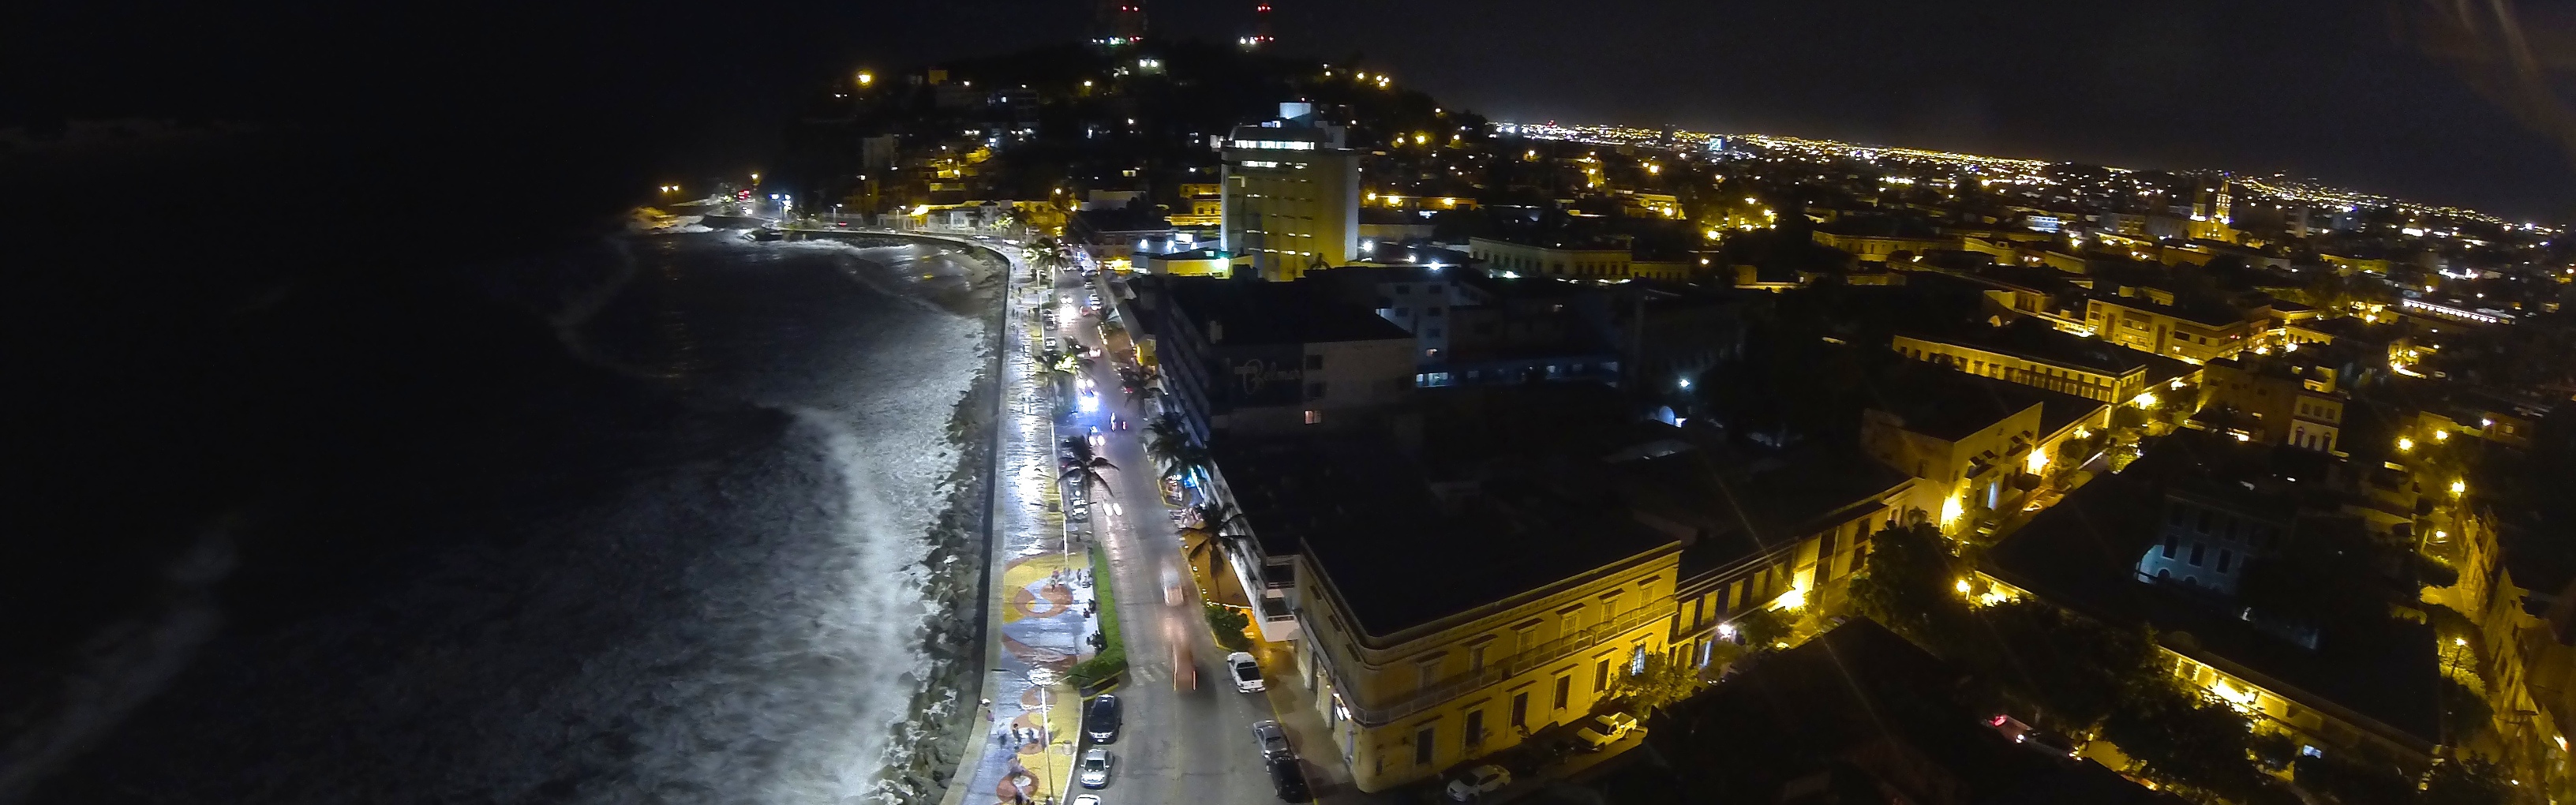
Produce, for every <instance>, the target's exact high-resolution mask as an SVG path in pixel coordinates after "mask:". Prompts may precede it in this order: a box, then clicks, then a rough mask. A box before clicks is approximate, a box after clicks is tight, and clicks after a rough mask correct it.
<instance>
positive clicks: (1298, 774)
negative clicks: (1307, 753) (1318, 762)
mask: <svg viewBox="0 0 2576 805" xmlns="http://www.w3.org/2000/svg"><path fill="white" fill-rule="evenodd" d="M1269 765H1270V789H1271V790H1272V791H1274V792H1276V793H1278V794H1279V800H1280V801H1282V802H1308V801H1312V800H1313V799H1314V798H1315V795H1314V794H1313V793H1310V792H1308V791H1307V790H1306V769H1305V768H1304V767H1302V766H1299V765H1297V759H1296V758H1293V757H1283V758H1276V759H1273V760H1271V761H1270V764H1269Z"/></svg>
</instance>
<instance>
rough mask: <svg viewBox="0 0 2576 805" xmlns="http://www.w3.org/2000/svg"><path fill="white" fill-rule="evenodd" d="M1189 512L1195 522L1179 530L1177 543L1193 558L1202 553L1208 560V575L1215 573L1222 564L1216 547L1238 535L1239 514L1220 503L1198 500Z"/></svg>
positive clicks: (1221, 557) (1240, 528)
mask: <svg viewBox="0 0 2576 805" xmlns="http://www.w3.org/2000/svg"><path fill="white" fill-rule="evenodd" d="M1191 511H1192V513H1193V514H1196V515H1197V522H1195V523H1193V524H1191V525H1190V526H1189V527H1188V528H1183V529H1181V542H1182V545H1183V548H1184V551H1185V555H1186V556H1187V557H1188V558H1191V559H1197V558H1200V557H1201V555H1202V554H1204V555H1205V558H1206V559H1207V563H1208V575H1211V576H1213V575H1216V572H1217V571H1218V570H1219V569H1221V568H1223V567H1224V566H1225V551H1223V550H1220V549H1219V548H1218V546H1219V545H1220V544H1222V543H1224V542H1227V541H1229V540H1234V539H1240V538H1242V535H1241V533H1240V532H1241V531H1242V529H1243V513H1242V512H1240V511H1236V510H1235V508H1234V507H1233V506H1229V505H1226V504H1223V503H1202V504H1199V505H1198V506H1196V507H1193V508H1192V509H1191Z"/></svg>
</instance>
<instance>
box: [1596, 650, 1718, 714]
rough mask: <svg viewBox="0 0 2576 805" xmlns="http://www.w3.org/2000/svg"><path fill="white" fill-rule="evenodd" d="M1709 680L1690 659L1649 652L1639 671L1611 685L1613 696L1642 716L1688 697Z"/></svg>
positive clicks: (1705, 685)
mask: <svg viewBox="0 0 2576 805" xmlns="http://www.w3.org/2000/svg"><path fill="white" fill-rule="evenodd" d="M1705 687H1708V683H1707V682H1704V681H1701V680H1700V678H1699V669H1697V668H1693V667H1691V664H1690V663H1687V662H1674V661H1673V660H1672V659H1671V658H1670V657H1668V656H1666V655H1664V654H1660V653H1658V654H1648V655H1646V657H1645V662H1644V663H1643V664H1641V665H1639V666H1638V667H1637V670H1636V672H1635V673H1630V674H1627V675H1624V676H1621V677H1619V678H1618V679H1617V680H1615V681H1613V682H1612V683H1611V685H1610V696H1611V698H1614V699H1619V700H1622V701H1625V702H1627V703H1628V706H1629V707H1630V708H1633V709H1635V710H1636V711H1637V713H1638V715H1652V714H1654V713H1656V712H1658V711H1661V710H1663V709H1665V708H1668V707H1671V706H1673V705H1674V704H1676V703H1679V702H1680V701H1682V700H1683V699H1688V698H1690V697H1691V696H1692V694H1696V693H1698V692H1699V691H1700V689H1701V688H1705Z"/></svg>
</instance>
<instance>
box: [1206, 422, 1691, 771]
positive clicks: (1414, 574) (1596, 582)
mask: <svg viewBox="0 0 2576 805" xmlns="http://www.w3.org/2000/svg"><path fill="white" fill-rule="evenodd" d="M1220 459H1221V460H1223V461H1224V462H1225V463H1226V472H1227V474H1228V475H1229V476H1233V477H1259V478H1262V479H1263V480H1264V483H1262V484H1260V485H1257V486H1255V485H1248V484H1238V485H1236V487H1235V489H1236V493H1237V496H1238V500H1239V501H1240V505H1241V506H1242V509H1243V511H1244V513H1245V516H1246V519H1247V521H1248V522H1250V523H1251V524H1252V530H1253V531H1254V532H1256V534H1257V543H1258V545H1259V547H1260V550H1261V551H1262V552H1263V553H1264V554H1266V555H1269V556H1288V555H1294V556H1295V557H1296V563H1295V564H1296V569H1295V571H1294V573H1293V576H1294V580H1293V582H1290V583H1293V585H1294V587H1295V589H1294V591H1293V592H1292V593H1291V594H1289V595H1287V596H1285V598H1286V603H1287V606H1289V607H1290V608H1291V610H1292V611H1293V612H1294V615H1295V617H1296V619H1297V632H1298V634H1299V635H1300V637H1301V640H1300V641H1299V645H1298V646H1297V648H1296V650H1295V654H1296V664H1297V667H1296V669H1295V671H1296V673H1298V674H1299V675H1300V676H1301V677H1302V679H1301V680H1300V682H1301V683H1302V684H1304V685H1306V686H1308V687H1309V688H1310V689H1311V690H1313V691H1314V702H1315V707H1316V709H1317V711H1318V715H1320V716H1321V717H1322V718H1323V721H1324V723H1325V725H1326V726H1327V727H1328V735H1327V736H1325V737H1326V741H1327V742H1328V743H1329V745H1330V747H1331V749H1330V751H1335V752H1338V753H1339V754H1341V756H1342V759H1343V760H1344V761H1346V762H1347V763H1348V765H1349V768H1350V769H1351V774H1352V778H1353V781H1354V783H1355V784H1356V785H1358V786H1359V788H1360V790H1363V791H1384V790H1387V789H1388V788H1391V787H1394V786H1398V785H1403V784H1406V783H1411V782H1416V781H1421V780H1428V779H1432V778H1434V777H1436V776H1438V775H1440V774H1441V773H1443V772H1445V771H1448V770H1450V769H1451V767H1453V766H1456V765H1458V764H1460V763H1462V762H1465V761H1469V760H1473V759H1476V758H1480V757H1483V756H1486V755H1490V754H1492V753H1495V752H1499V751H1502V750H1504V749H1508V748H1511V747H1513V746H1515V745H1518V744H1519V743H1520V742H1521V741H1522V740H1524V739H1525V738H1527V737H1528V736H1529V735H1530V734H1531V733H1534V732H1539V731H1543V730H1545V729H1547V728H1548V727H1549V726H1551V725H1570V724H1573V723H1574V722H1576V721H1579V720H1581V719H1583V718H1585V717H1587V716H1589V715H1590V714H1592V713H1593V712H1595V708H1596V707H1597V706H1598V705H1600V704H1601V703H1602V702H1603V701H1604V700H1605V699H1606V698H1608V696H1609V694H1610V692H1611V690H1612V687H1613V685H1614V684H1615V683H1616V682H1617V681H1618V680H1619V679H1620V678H1621V677H1623V676H1625V675H1627V674H1629V673H1630V672H1631V671H1632V669H1634V668H1637V667H1639V666H1640V664H1641V663H1642V662H1643V660H1644V658H1645V657H1647V656H1650V655H1656V654H1661V653H1663V652H1664V651H1665V638H1666V635H1667V634H1668V629H1669V621H1670V620H1671V618H1672V615H1673V584H1674V581H1675V575H1676V573H1677V571H1678V567H1679V559H1680V554H1681V543H1680V542H1679V541H1678V540H1677V539H1675V537H1674V536H1673V535H1672V534H1669V533H1665V532H1663V531H1659V530H1656V529H1653V528H1649V527H1647V526H1645V525H1643V524H1641V523H1640V522H1639V521H1638V520H1637V518H1635V517H1634V516H1633V515H1632V514H1631V513H1630V511H1629V510H1628V508H1627V507H1626V506H1625V505H1623V504H1621V503H1620V502H1619V501H1618V500H1617V498H1616V497H1615V496H1612V495H1607V494H1596V493H1575V492H1568V491H1566V490H1565V488H1564V487H1562V486H1560V485H1558V484H1556V483H1555V482H1553V481H1523V480H1518V479H1486V480H1480V481H1477V482H1473V483H1450V482H1432V481H1429V480H1426V479H1427V478H1430V477H1433V474H1430V473H1426V471H1425V470H1423V469H1421V468H1420V467H1417V466H1414V465H1412V464H1411V462H1409V461H1408V460H1406V459H1405V458H1404V457H1402V456H1401V455H1400V454H1398V453H1396V452H1395V451H1392V450H1390V449H1388V448H1387V447H1386V445H1385V444H1384V443H1383V440H1378V439H1353V440H1350V441H1346V442H1344V441H1329V440H1316V439H1301V440H1293V441H1283V442H1279V443H1274V444H1267V445H1251V446H1241V447H1236V448H1231V449H1229V450H1227V452H1226V454H1225V455H1222V456H1220ZM1498 546H1509V547H1508V549H1507V550H1506V549H1500V548H1499V547H1498ZM1272 673H1274V674H1281V673H1284V671H1282V670H1281V669H1273V671H1272ZM1322 751H1325V750H1324V749H1323V748H1322V747H1319V746H1317V745H1315V744H1314V743H1312V742H1311V737H1310V738H1309V742H1308V743H1307V754H1309V755H1320V754H1321V753H1322Z"/></svg>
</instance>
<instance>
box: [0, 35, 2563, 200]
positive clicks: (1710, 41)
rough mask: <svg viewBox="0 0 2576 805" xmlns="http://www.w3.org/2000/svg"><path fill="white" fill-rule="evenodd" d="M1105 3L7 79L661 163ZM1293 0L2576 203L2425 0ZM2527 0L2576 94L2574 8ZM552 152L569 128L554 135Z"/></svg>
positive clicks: (1786, 111) (148, 53) (1660, 98)
mask: <svg viewBox="0 0 2576 805" xmlns="http://www.w3.org/2000/svg"><path fill="white" fill-rule="evenodd" d="M1090 5H1091V4H1090V3H1089V2H1087V0H1045V1H1044V2H1038V1H1037V0H986V1H985V2H975V3H886V2H840V3H817V2H811V0H790V1H789V2H781V3H755V4H694V3H693V4H680V3H655V2H644V3H604V2H597V0H574V2H567V3H545V4H518V3H509V4H501V3H473V2H467V3H450V4H440V5H435V6H428V5H423V6H418V7H409V8H405V9H402V10H388V9H386V8H383V7H372V6H370V5H369V4H334V5H330V6H322V5H312V6H302V7H298V8H296V9H295V10H292V11H275V12H263V11H258V10H256V9H258V8H260V6H259V5H257V4H253V5H251V6H236V5H228V4H191V5H187V6H179V5H177V4H141V5H137V4H134V3H131V2H126V3H119V2H113V1H112V0H111V2H106V3H84V4H48V5H47V6H45V7H42V8H41V9H40V10H39V11H38V12H36V17H35V21H34V22H35V24H33V25H31V26H30V25H21V26H13V27H14V28H15V29H16V30H15V31H14V32H13V33H12V34H11V35H13V36H28V35H31V34H40V32H41V34H40V35H35V36H32V37H30V41H27V42H22V43H13V46H12V47H11V48H10V49H11V50H12V51H13V52H14V53H15V54H16V56H17V57H18V58H21V59H24V60H25V62H26V65H27V69H24V70H19V71H15V72H14V73H13V75H15V76H16V77H18V78H19V79H21V80H24V78H26V77H28V76H45V77H44V78H40V79H38V80H37V86H36V87H35V88H34V89H35V91H33V92H29V93H25V94H24V95H23V96H21V97H19V98H17V99H16V100H14V101H9V100H0V103H7V104H10V105H11V107H10V108H8V109H7V113H8V114H7V117H9V118H16V119H25V118H29V117H35V118H43V117H49V116H55V115H62V114H70V115H73V116H96V115H119V114H135V113H140V114H184V113H191V112H193V113H196V114H202V115H210V116H219V117H235V118H241V117H248V118H256V119H277V118H303V119H323V120H334V121H342V122H346V121H362V122H363V123H364V124H366V125H368V126H372V127H376V128H379V129H383V128H387V127H390V128H392V129H394V130H396V131H397V132H398V133H399V135H400V136H406V137H423V138H427V141H426V142H425V143H424V144H423V150H424V151H427V152H433V153H432V154H431V155H433V156H434V155H449V156H453V157H455V158H456V159H457V160H458V163H457V168H458V169H459V170H463V171H465V172H466V175H471V174H472V173H473V172H474V171H475V170H477V169H492V170H498V169H508V170H515V171H523V173H521V174H520V175H521V176H523V177H525V178H528V179H531V180H540V179H541V178H542V177H547V176H555V177H560V181H562V182H565V183H573V182H588V181H598V180H602V179H606V178H609V177H616V180H617V181H620V182H631V183H633V184H636V185H647V186H649V185H652V184H658V183H660V182H661V181H665V180H669V179H679V178H694V177H695V176H697V175H704V174H707V173H714V172H718V171H721V172H725V173H734V172H736V171H739V170H743V169H747V168H750V167H753V166H756V164H757V163H758V162H759V161H760V158H761V157H762V156H763V155H764V154H765V153H767V152H768V149H769V148H770V147H771V144H772V143H773V142H774V134H775V131H776V129H777V128H778V121H779V119H780V116H781V115H783V114H786V113H787V112H788V111H789V110H790V109H791V108H792V107H793V102H794V99H795V97H796V95H797V93H798V92H799V91H800V90H803V89H806V88H810V87H812V86H813V83H812V82H814V81H817V80H820V78H821V77H824V76H832V75H837V74H838V73H839V72H841V71H842V70H843V69H845V68H846V67H848V66H850V65H852V64H856V63H862V62H865V63H872V64H876V65H880V66H890V65H904V64H910V63H918V62H922V61H928V60H936V59H940V58H950V57H956V56H965V55H977V54H985V53H993V52H1000V51H1005V50H1009V49H1012V48H1015V47H1018V46H1022V45H1026V44H1033V43H1038V42H1044V41H1049V40H1052V39H1055V38H1059V37H1063V36H1066V35H1068V34H1070V33H1073V32H1076V31H1080V30H1082V29H1083V27H1084V26H1085V24H1086V22H1087V20H1088V18H1089V14H1090ZM1250 5H1251V3H1250V2H1249V1H1248V0H1247V1H1246V2H1206V1H1205V0H1199V1H1196V2H1186V3H1184V2H1174V1H1173V0H1162V2H1157V3H1153V4H1152V5H1151V6H1150V9H1151V10H1152V13H1153V14H1154V17H1153V19H1154V22H1155V26H1154V33H1155V35H1156V36H1163V37H1170V36H1193V35H1194V36H1204V37H1207V38H1215V39H1225V38H1231V37H1232V36H1234V35H1236V34H1238V33H1241V32H1243V30H1242V29H1243V27H1244V26H1245V25H1246V24H1247V23H1246V22H1244V20H1245V19H1246V18H1248V16H1249V14H1248V12H1247V9H1248V8H1249V7H1250ZM1276 5H1277V7H1278V11H1277V12H1276V17H1277V27H1278V33H1279V35H1280V37H1281V38H1282V41H1283V44H1284V46H1285V47H1286V48H1288V49H1290V50H1293V51H1297V52H1303V53H1308V54H1311V55H1315V56H1319V57H1324V58H1327V59H1335V60H1341V59H1348V58H1350V57H1353V56H1359V57H1362V58H1364V59H1365V60H1366V61H1367V62H1368V63H1370V64H1374V65H1378V66H1380V67H1381V68H1384V69H1389V70H1391V71H1392V72H1393V73H1394V74H1395V75H1396V77H1397V78H1398V79H1399V80H1400V81H1402V82H1404V83H1406V84H1409V85H1411V86H1414V87H1416V88H1420V89H1425V90H1428V91H1430V92H1432V93H1434V94H1435V95H1436V96H1438V97H1441V98H1443V99H1446V100H1449V101H1450V102H1452V103H1457V104H1461V105H1464V106H1467V107H1469V108H1473V109H1476V110H1478V111H1481V112H1484V113H1486V114H1487V115H1489V116H1492V117H1494V118H1497V119H1532V120H1543V119H1551V118H1552V119H1558V120H1562V121H1567V122H1625V123H1633V124H1645V125H1652V124H1679V125H1683V126H1689V127H1695V128H1705V129H1712V130H1750V131H1761V132H1766V133H1778V134H1792V135H1802V136H1813V137H1825V138H1834V139H1847V140H1856V141H1867V142H1874V143H1881V144H1891V145H1911V146H1922V147H1933V148H1947V149H1958V150H1969V151H1977V152H1984V153H1992V154H1995V155H2001V156H2022V157H2036V158H2049V159H2073V160H2084V161H2093V162H2101V163H2108V164H2114V165H2120V166H2127V167H2140V168H2154V167H2167V168H2196V167H2221V168H2229V169H2235V170H2240V171H2248V172H2271V171H2288V172H2291V173H2293V174H2304V175H2310V176H2314V177H2317V178H2321V179H2325V180H2327V181H2329V182H2332V183H2336V184H2340V185H2344V186H2348V187H2352V188H2355V189H2362V190H2370V191H2377V192H2383V193H2389V194H2395V195H2400V196H2404V197H2408V198H2411V199H2416V200H2422V201H2427V202H2441V203H2454V204H2462V205H2468V206H2474V207H2479V208H2483V209H2488V210H2491V211H2494V212H2498V213H2506V214H2514V215H2540V216H2551V217H2558V216H2565V215H2568V214H2570V213H2571V212H2576V193H2570V192H2569V189H2570V188H2576V169H2572V168H2571V166H2570V153H2571V151H2576V148H2570V147H2562V146H2560V145H2557V144H2555V143H2560V142H2571V141H2576V137H2571V138H2557V139H2553V138H2552V137H2550V136H2547V135H2544V134H2542V133H2540V132H2539V131H2537V130H2536V129H2535V128H2534V127H2532V126H2530V125H2526V124H2525V123H2524V122H2522V121H2521V120H2519V119H2518V118H2517V116H2516V115H2514V114H2511V113H2509V112H2507V111H2506V110H2505V109H2504V108H2503V107H2502V106H2500V105H2499V104H2498V103H2496V102H2494V101H2492V100H2490V99H2489V98H2488V97H2485V96H2482V95H2481V94H2480V93H2479V92H2478V91H2476V90H2474V89H2472V86H2471V84H2470V82H2469V81H2468V80H2466V79H2465V78H2464V73H2463V71H2462V70H2460V69H2456V67H2455V66H2453V65H2450V64H2447V63H2445V62H2444V61H2442V60H2440V59H2437V58H2435V57H2433V56H2430V55H2427V54H2428V52H2430V51H2431V50H2433V49H2434V48H2435V46H2432V45H2427V44H2424V43H2425V42H2427V41H2429V40H2435V39H2437V38H2438V36H2437V35H2438V33H2439V29H2440V28H2441V26H2440V25H2439V24H2437V23H2436V22H2433V21H2432V20H2433V18H2430V17H2428V16H2426V14H2425V9H2426V8H2427V6H2426V4H2422V3H2417V2H2412V1H2411V0H2388V2H2367V1H2362V2H2356V1H2355V0H2321V1H2319V2H2228V1H2226V0H2168V1H2167V2H2159V3H2114V4H2099V3H2064V2H2037V1H2036V0H1987V1H1986V2H1977V3H1927V2H1920V1H1919V0H1838V2H1831V3H1793V2H1767V3H1747V2H1689V3H1683V2H1653V1H1652V0H1584V1H1583V2H1565V1H1562V0H1451V1H1449V2H1421V1H1412V2H1387V1H1385V0H1280V1H1279V2H1278V3H1277V4H1276ZM2478 5H2483V4H2478ZM2520 5H2521V6H2522V8H2521V10H2520V14H2521V15H2522V17H2523V21H2524V27H2525V33H2526V36H2527V38H2528V41H2530V42H2531V43H2532V49H2533V50H2534V51H2535V53H2536V60H2537V61H2538V62H2539V63H2541V64H2542V65H2544V67H2545V66H2546V65H2549V64H2551V63H2552V62H2553V60H2554V62H2555V63H2556V65H2557V69H2558V72H2557V78H2556V83H2555V86H2554V89H2555V90H2556V91H2557V92H2556V98H2557V101H2558V103H2559V104H2561V105H2562V106H2563V105H2566V104H2569V103H2571V101H2570V100H2569V99H2570V98H2576V92H2570V91H2569V90H2570V88H2571V86H2572V85H2576V82H2571V79H2576V72H2571V70H2570V68H2576V52H2571V49H2570V48H2569V47H2568V46H2567V45H2568V43H2570V42H2576V33H2571V32H2576V4H2570V3H2568V2H2563V1H2561V2H2525V3H2522V4H2520ZM782 23H788V24H782ZM2465 50H2467V51H2470V52H2490V53H2491V52H2495V50H2496V49H2495V48H2493V47H2484V48H2482V47H2479V46H2475V45H2472V46H2469V47H2467V48H2465ZM11 94H14V93H0V97H5V96H8V95H11ZM2525 105H2526V106H2528V105H2529V104H2525ZM2543 105H2545V104H2543ZM2526 117H2533V116H2526ZM2571 117H2576V116H2571ZM555 148H577V149H578V151H579V153H577V154H560V155H554V156H556V157H558V158H552V159H550V158H547V157H548V156H549V155H548V154H547V153H546V152H547V150H548V149H555ZM396 167H399V166H396ZM674 174H677V175H674ZM475 178H478V179H479V178H483V177H475ZM619 189H620V190H623V189H624V188H622V187H621V188H619ZM564 190H565V191H566V192H578V191H577V190H575V189H572V188H564Z"/></svg>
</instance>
